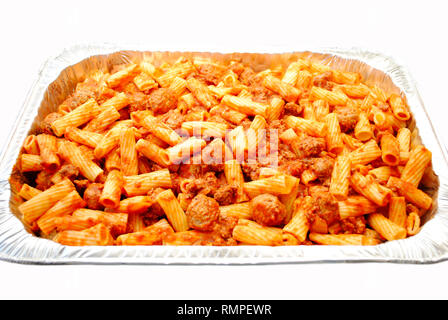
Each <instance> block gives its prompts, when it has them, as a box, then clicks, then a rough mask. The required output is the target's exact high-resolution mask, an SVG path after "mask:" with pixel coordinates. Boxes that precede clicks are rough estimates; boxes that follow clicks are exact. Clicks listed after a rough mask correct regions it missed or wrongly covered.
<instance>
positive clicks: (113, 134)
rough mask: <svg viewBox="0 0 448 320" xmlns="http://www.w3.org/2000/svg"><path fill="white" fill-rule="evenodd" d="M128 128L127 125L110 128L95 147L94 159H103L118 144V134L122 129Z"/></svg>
mask: <svg viewBox="0 0 448 320" xmlns="http://www.w3.org/2000/svg"><path fill="white" fill-rule="evenodd" d="M125 127H128V123H120V124H118V125H116V126H114V127H113V128H111V129H110V130H109V131H108V132H107V133H106V134H105V135H104V137H103V139H102V140H101V141H100V143H99V144H98V145H97V146H96V147H95V149H94V150H93V153H94V155H95V158H97V159H101V158H103V157H105V156H106V155H107V154H108V153H109V152H110V151H112V150H113V149H114V148H115V147H117V146H118V145H119V143H120V132H121V130H122V129H123V128H125Z"/></svg>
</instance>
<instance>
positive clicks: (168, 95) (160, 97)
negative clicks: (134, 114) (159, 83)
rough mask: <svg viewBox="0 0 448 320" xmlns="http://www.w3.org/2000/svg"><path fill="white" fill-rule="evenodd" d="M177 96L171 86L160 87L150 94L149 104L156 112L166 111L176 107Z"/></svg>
mask: <svg viewBox="0 0 448 320" xmlns="http://www.w3.org/2000/svg"><path fill="white" fill-rule="evenodd" d="M176 103H177V98H176V96H175V95H174V93H173V92H172V91H171V89H169V88H158V89H155V90H153V91H151V93H150V94H149V96H148V105H149V107H150V108H151V109H152V110H153V111H154V113H156V114H157V113H159V114H160V113H165V112H168V111H169V110H171V109H174V108H175V107H176Z"/></svg>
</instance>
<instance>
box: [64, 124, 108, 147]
mask: <svg viewBox="0 0 448 320" xmlns="http://www.w3.org/2000/svg"><path fill="white" fill-rule="evenodd" d="M65 138H67V139H68V140H71V141H73V142H77V143H80V144H83V145H86V146H88V147H90V148H96V146H97V145H98V144H99V143H100V142H101V140H103V138H104V135H102V134H101V133H97V132H90V131H86V130H81V129H78V128H75V127H68V128H67V129H65Z"/></svg>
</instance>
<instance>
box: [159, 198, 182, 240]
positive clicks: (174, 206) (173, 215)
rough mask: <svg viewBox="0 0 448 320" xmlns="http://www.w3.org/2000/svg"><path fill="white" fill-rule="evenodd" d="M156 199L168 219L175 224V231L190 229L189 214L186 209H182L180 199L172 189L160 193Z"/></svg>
mask: <svg viewBox="0 0 448 320" xmlns="http://www.w3.org/2000/svg"><path fill="white" fill-rule="evenodd" d="M156 200H157V202H158V203H159V205H160V206H161V207H162V209H163V211H164V212H165V214H166V217H167V218H168V221H169V222H170V224H171V225H172V226H173V229H174V230H175V231H177V232H179V231H186V230H188V221H187V216H186V214H185V212H184V210H182V207H181V206H180V203H179V201H178V200H177V198H176V197H175V196H174V194H173V191H171V189H168V190H165V191H162V192H161V193H159V194H158V195H157V198H156Z"/></svg>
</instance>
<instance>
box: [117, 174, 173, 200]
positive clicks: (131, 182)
mask: <svg viewBox="0 0 448 320" xmlns="http://www.w3.org/2000/svg"><path fill="white" fill-rule="evenodd" d="M124 181H125V183H124V187H123V188H124V191H125V193H126V195H127V196H128V197H133V196H141V195H146V194H147V193H148V191H150V190H151V189H152V188H158V187H160V188H171V186H172V182H171V176H170V172H169V170H168V169H163V170H158V171H153V172H149V173H144V174H139V175H136V176H127V177H124Z"/></svg>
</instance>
